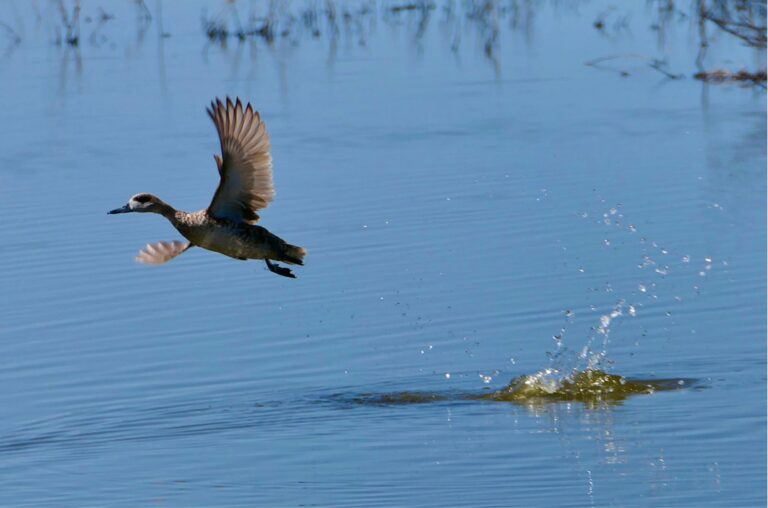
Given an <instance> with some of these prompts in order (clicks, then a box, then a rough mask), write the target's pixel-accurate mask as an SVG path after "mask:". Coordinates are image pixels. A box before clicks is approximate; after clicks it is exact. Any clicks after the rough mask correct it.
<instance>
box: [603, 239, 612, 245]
mask: <svg viewBox="0 0 768 508" xmlns="http://www.w3.org/2000/svg"><path fill="white" fill-rule="evenodd" d="M603 243H604V244H605V246H606V247H608V246H609V245H611V241H610V240H608V239H607V238H606V239H605V240H603Z"/></svg>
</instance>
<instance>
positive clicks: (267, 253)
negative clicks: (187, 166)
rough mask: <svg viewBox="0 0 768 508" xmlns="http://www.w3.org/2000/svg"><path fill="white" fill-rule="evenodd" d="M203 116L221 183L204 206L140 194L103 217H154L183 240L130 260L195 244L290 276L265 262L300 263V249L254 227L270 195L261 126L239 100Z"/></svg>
mask: <svg viewBox="0 0 768 508" xmlns="http://www.w3.org/2000/svg"><path fill="white" fill-rule="evenodd" d="M208 113H209V115H210V116H211V118H212V119H213V122H214V124H215V125H216V130H217V131H218V133H219V139H220V141H221V147H222V157H219V156H216V155H215V156H214V158H215V159H216V164H217V166H218V169H219V176H220V178H221V180H220V182H219V187H218V188H217V189H216V193H215V194H214V196H213V200H212V201H211V204H210V206H209V207H208V208H206V209H203V210H200V211H197V212H192V213H188V212H184V211H181V210H176V209H174V208H173V207H172V206H171V205H169V204H167V203H165V202H164V201H162V200H161V199H159V198H157V197H156V196H153V195H151V194H146V193H142V194H136V195H135V196H133V197H132V198H131V199H130V200H129V201H128V204H127V205H125V206H124V207H122V208H118V209H116V210H112V211H111V212H109V213H126V212H152V213H158V214H160V215H162V216H163V217H165V218H166V219H168V220H169V221H170V222H171V224H173V226H174V227H175V228H176V229H177V230H178V231H179V233H181V234H182V236H184V238H186V239H187V240H188V242H181V241H178V240H175V241H173V242H158V243H155V244H148V245H147V246H146V247H145V248H144V249H143V250H142V251H141V252H139V255H138V256H137V257H136V260H137V261H139V262H142V263H147V264H162V263H165V262H166V261H169V260H171V259H173V258H174V257H176V256H178V255H179V254H181V253H183V252H184V251H186V250H187V249H189V248H190V247H194V246H197V247H202V248H204V249H207V250H211V251H214V252H218V253H220V254H224V255H225V256H229V257H232V258H235V259H242V260H246V259H263V260H265V262H266V263H267V267H268V268H269V269H270V271H272V272H274V273H277V274H278V275H283V276H285V277H294V275H293V273H292V272H291V270H289V269H288V268H284V267H281V266H278V265H275V264H273V263H272V262H271V261H280V262H283V263H289V264H294V265H303V264H304V263H303V258H304V256H305V255H306V250H305V249H304V248H303V247H297V246H295V245H290V244H288V243H286V242H285V241H284V240H282V239H281V238H279V237H278V236H276V235H274V234H272V233H270V232H269V231H268V230H267V229H266V228H263V227H261V226H256V225H255V223H256V222H257V221H258V220H259V215H258V214H257V213H256V210H259V209H262V208H265V207H266V206H268V205H269V203H270V202H271V201H272V199H273V197H274V193H275V191H274V187H273V184H272V157H271V156H270V153H269V150H270V143H269V135H268V134H267V131H266V126H265V125H264V123H263V122H262V121H261V118H260V116H259V114H258V113H257V112H255V111H253V109H252V108H251V105H250V104H248V106H247V107H246V108H245V110H244V109H243V107H242V104H241V102H240V100H239V99H238V100H237V102H236V103H232V101H230V100H229V99H227V101H226V104H225V103H222V102H221V101H218V100H217V101H216V102H215V103H212V104H211V109H209V110H208Z"/></svg>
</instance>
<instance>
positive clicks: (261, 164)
mask: <svg viewBox="0 0 768 508" xmlns="http://www.w3.org/2000/svg"><path fill="white" fill-rule="evenodd" d="M207 111H208V114H209V115H210V117H211V119H212V120H213V123H214V125H216V130H217V131H218V133H219V140H220V141H221V157H219V156H218V155H214V156H213V157H214V159H216V165H217V166H218V167H219V177H220V181H219V187H218V188H217V189H216V193H215V194H214V195H213V200H212V201H211V204H210V205H209V206H208V213H209V214H210V215H211V216H213V217H216V218H219V219H229V220H232V221H235V222H246V223H248V224H255V223H256V222H257V221H258V220H259V215H258V214H257V213H256V210H260V209H262V208H266V207H267V206H268V205H269V203H271V202H272V199H274V197H275V187H274V185H273V183H272V156H271V155H270V154H269V150H270V144H269V134H268V133H267V126H266V125H265V124H264V122H262V121H261V117H260V116H259V113H258V112H257V111H254V110H253V108H252V107H251V105H250V104H248V105H247V106H246V108H245V109H243V104H242V103H241V102H240V99H237V102H235V103H232V101H231V100H230V99H229V98H227V101H226V103H223V102H221V101H220V100H219V99H216V101H215V102H212V103H211V107H210V108H209V109H208V110H207Z"/></svg>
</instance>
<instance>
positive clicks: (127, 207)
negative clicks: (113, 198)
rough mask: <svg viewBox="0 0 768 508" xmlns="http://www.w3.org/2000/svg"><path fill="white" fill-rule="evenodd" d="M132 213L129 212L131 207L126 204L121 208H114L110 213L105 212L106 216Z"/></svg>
mask: <svg viewBox="0 0 768 508" xmlns="http://www.w3.org/2000/svg"><path fill="white" fill-rule="evenodd" d="M132 211H133V210H131V207H130V206H128V205H127V204H126V205H123V206H121V207H120V208H115V209H114V210H111V211H109V212H107V214H112V213H128V212H132Z"/></svg>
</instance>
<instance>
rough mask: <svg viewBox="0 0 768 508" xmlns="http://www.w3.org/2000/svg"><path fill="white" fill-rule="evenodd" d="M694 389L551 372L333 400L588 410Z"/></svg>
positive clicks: (682, 382)
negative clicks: (498, 384) (484, 385)
mask: <svg viewBox="0 0 768 508" xmlns="http://www.w3.org/2000/svg"><path fill="white" fill-rule="evenodd" d="M695 385H696V381H695V380H692V379H679V378H675V379H632V378H625V377H623V376H619V375H616V374H609V373H607V372H605V371H602V370H599V369H594V370H583V371H574V372H573V373H571V374H570V375H568V376H562V375H561V374H560V373H558V372H557V371H555V370H553V369H545V370H542V371H540V372H537V373H535V374H529V375H523V376H519V377H516V378H514V379H513V380H512V381H511V382H510V383H509V384H508V385H507V386H505V387H504V388H502V389H500V390H496V391H493V392H490V393H488V392H485V393H445V392H419V391H404V392H392V393H363V394H360V395H355V396H351V397H345V396H336V397H334V399H336V400H338V401H341V402H345V403H350V404H354V405H374V406H378V405H380V406H390V405H408V404H430V403H434V402H444V401H462V400H486V401H495V402H513V403H516V404H525V405H528V404H546V403H557V402H580V403H583V404H585V405H587V406H588V407H592V406H598V405H605V404H618V403H621V402H622V401H624V400H625V399H627V398H628V397H631V396H632V395H650V394H653V393H656V392H663V391H675V390H683V389H689V388H692V387H694V386H695Z"/></svg>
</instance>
